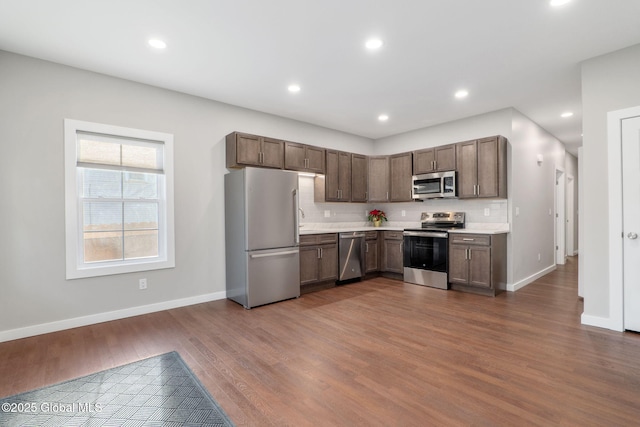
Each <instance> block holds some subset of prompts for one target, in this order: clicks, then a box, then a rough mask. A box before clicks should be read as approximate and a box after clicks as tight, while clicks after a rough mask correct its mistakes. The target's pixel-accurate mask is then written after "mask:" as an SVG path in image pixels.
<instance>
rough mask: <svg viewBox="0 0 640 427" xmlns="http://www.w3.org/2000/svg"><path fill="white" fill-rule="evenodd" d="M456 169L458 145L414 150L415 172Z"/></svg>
mask: <svg viewBox="0 0 640 427" xmlns="http://www.w3.org/2000/svg"><path fill="white" fill-rule="evenodd" d="M454 170H456V145H455V144H449V145H443V146H441V147H433V148H427V149H424V150H418V151H414V152H413V174H414V175H420V174H424V173H432V172H446V171H454Z"/></svg>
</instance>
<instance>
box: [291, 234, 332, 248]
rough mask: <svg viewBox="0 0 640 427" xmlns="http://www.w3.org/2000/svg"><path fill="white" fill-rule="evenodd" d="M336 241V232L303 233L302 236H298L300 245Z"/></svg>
mask: <svg viewBox="0 0 640 427" xmlns="http://www.w3.org/2000/svg"><path fill="white" fill-rule="evenodd" d="M337 242H338V235H337V234H336V233H325V234H305V235H304V236H300V246H311V245H319V244H324V243H337Z"/></svg>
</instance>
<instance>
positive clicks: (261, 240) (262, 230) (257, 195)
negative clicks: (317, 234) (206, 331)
mask: <svg viewBox="0 0 640 427" xmlns="http://www.w3.org/2000/svg"><path fill="white" fill-rule="evenodd" d="M224 178H225V179H224V199H225V224H226V227H225V244H226V270H227V271H226V276H227V298H229V299H231V300H233V301H235V302H238V303H240V304H242V305H243V306H244V307H245V308H247V309H249V308H252V307H256V306H259V305H264V304H269V303H272V302H276V301H282V300H285V299H289V298H295V297H299V296H300V253H299V248H298V244H299V242H300V235H299V227H298V174H297V173H296V172H290V171H283V170H278V169H263V168H244V169H239V170H235V171H232V172H230V173H228V174H226V175H225V177H224Z"/></svg>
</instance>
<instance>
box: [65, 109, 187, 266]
mask: <svg viewBox="0 0 640 427" xmlns="http://www.w3.org/2000/svg"><path fill="white" fill-rule="evenodd" d="M79 132H84V133H86V132H89V133H96V134H101V135H105V136H111V137H116V138H118V137H121V138H126V139H131V138H134V139H141V140H147V141H154V142H158V143H160V144H162V146H163V159H164V166H163V171H164V186H160V188H159V192H160V193H161V194H159V195H158V197H159V198H160V199H161V202H160V204H159V212H158V226H159V230H158V239H159V242H158V256H157V257H149V258H140V259H129V260H115V261H102V262H91V263H85V262H84V257H83V251H84V244H83V230H82V226H83V220H82V209H81V207H80V203H81V198H80V195H81V187H82V183H81V181H80V172H79V170H78V165H77V163H78V161H77V153H78V150H77V135H78V133H79ZM64 141H65V142H64V144H65V147H64V156H65V166H64V167H65V233H66V264H67V269H66V270H67V274H66V277H67V279H79V278H85V277H97V276H106V275H111V274H122V273H133V272H139V271H149V270H158V269H163V268H173V267H175V236H174V212H173V207H174V204H173V199H174V198H173V193H174V187H173V135H171V134H168V133H163V132H155V131H148V130H141V129H133V128H126V127H121V126H113V125H106V124H100V123H92V122H85V121H80V120H72V119H65V120H64ZM163 187H164V188H163ZM163 190H164V191H163ZM162 193H164V194H162Z"/></svg>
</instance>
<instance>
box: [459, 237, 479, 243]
mask: <svg viewBox="0 0 640 427" xmlns="http://www.w3.org/2000/svg"><path fill="white" fill-rule="evenodd" d="M462 240H463V241H465V242H473V241H475V240H476V239H470V238H468V237H463V238H462Z"/></svg>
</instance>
